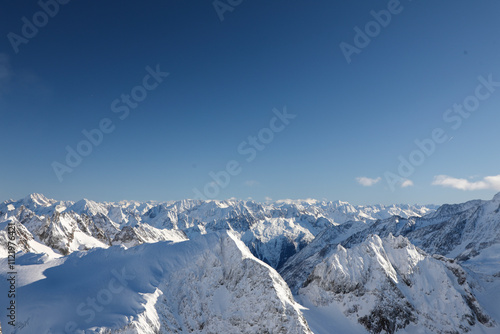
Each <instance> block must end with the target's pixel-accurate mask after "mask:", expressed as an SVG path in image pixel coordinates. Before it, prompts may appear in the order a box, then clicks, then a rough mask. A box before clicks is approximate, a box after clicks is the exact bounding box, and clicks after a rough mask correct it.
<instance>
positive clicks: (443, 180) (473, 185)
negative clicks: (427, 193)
mask: <svg viewBox="0 0 500 334" xmlns="http://www.w3.org/2000/svg"><path fill="white" fill-rule="evenodd" d="M432 185H434V186H442V187H449V188H454V189H460V190H484V189H492V190H500V174H499V175H494V176H486V177H484V178H483V179H482V180H480V181H469V180H467V179H458V178H455V177H451V176H448V175H437V176H435V177H434V181H432Z"/></svg>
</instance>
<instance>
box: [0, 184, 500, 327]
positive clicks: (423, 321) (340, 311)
mask: <svg viewBox="0 0 500 334" xmlns="http://www.w3.org/2000/svg"><path fill="white" fill-rule="evenodd" d="M9 223H10V224H11V226H12V224H15V225H16V232H17V248H18V251H20V252H19V253H18V254H17V259H18V262H17V263H18V268H17V270H18V282H17V283H18V301H19V303H18V305H19V308H18V311H19V313H18V315H19V316H18V324H19V326H18V327H17V328H16V330H17V331H13V333H64V332H67V333H75V332H76V333H84V332H81V331H80V332H78V331H75V328H81V329H85V330H86V332H85V333H162V334H163V333H190V332H192V333H315V334H327V333H328V334H330V333H333V334H335V333H488V334H489V333H497V332H498V328H499V325H498V324H500V304H499V303H498V300H500V194H498V195H496V196H495V197H494V198H493V199H492V200H490V201H482V200H475V201H469V202H467V203H463V204H454V205H443V206H441V207H436V206H432V205H429V206H410V205H393V206H381V205H374V206H353V205H350V204H349V203H346V202H340V201H337V202H326V201H317V200H284V201H277V202H266V203H258V202H254V201H239V200H226V201H201V200H182V201H175V202H163V203H157V202H134V201H122V202H117V203H108V202H102V203H99V202H94V201H90V200H86V199H84V200H81V201H78V202H72V201H57V200H53V199H47V198H46V197H44V196H43V195H39V194H32V195H29V196H27V197H26V198H23V199H21V200H17V201H14V200H9V201H6V202H4V203H2V204H0V258H2V260H0V272H1V273H2V275H6V272H7V270H6V268H7V264H6V261H7V259H6V257H7V241H8V232H7V227H8V224H9ZM275 270H277V271H278V272H279V274H278V272H276V271H275ZM2 281H3V282H1V283H0V288H5V289H7V287H6V286H5V284H7V283H6V282H7V281H6V280H2ZM110 282H111V283H110ZM118 290H119V292H117V293H114V292H113V291H118ZM0 296H1V295H0ZM0 298H5V296H2V297H0ZM2 300H3V299H0V301H2ZM5 302H6V301H5ZM96 303H97V304H96ZM0 322H2V325H3V328H4V331H5V318H0ZM61 326H69V327H68V328H69V329H68V330H66V328H64V329H63V327H61ZM9 329H12V328H9ZM7 333H9V332H7Z"/></svg>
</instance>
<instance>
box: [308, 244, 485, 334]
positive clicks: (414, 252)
mask: <svg viewBox="0 0 500 334" xmlns="http://www.w3.org/2000/svg"><path fill="white" fill-rule="evenodd" d="M298 293H299V295H303V296H305V297H306V298H308V299H309V300H310V301H311V302H313V303H314V304H315V305H323V306H324V305H329V304H336V305H337V306H338V307H339V308H341V309H343V310H344V314H345V315H346V316H347V317H352V318H355V319H357V321H358V322H359V323H361V324H362V325H363V326H365V328H366V329H367V330H368V331H369V332H370V333H384V332H385V333H395V332H397V331H398V330H401V329H403V328H405V327H407V326H408V325H410V324H414V325H418V326H424V327H426V328H427V329H429V330H430V331H431V332H433V333H453V332H458V333H461V332H467V331H469V330H471V327H473V326H474V325H476V323H481V324H483V325H485V326H487V327H491V326H493V325H494V323H493V322H492V321H491V319H490V317H489V316H488V315H487V314H486V313H485V312H484V311H483V310H482V308H481V307H480V306H479V304H478V303H477V301H476V299H475V297H474V295H473V293H472V289H471V287H470V286H469V284H468V282H467V276H466V274H465V271H464V270H463V269H462V268H461V267H460V266H459V265H458V264H456V263H455V262H454V261H453V260H449V259H446V258H444V257H442V256H438V257H432V256H429V255H428V254H427V253H425V252H423V251H422V250H420V249H418V248H416V247H415V246H414V245H412V244H411V243H410V241H409V240H408V239H406V238H404V237H401V236H400V237H393V236H392V235H389V236H388V237H386V238H384V239H381V238H380V237H378V236H376V235H372V236H369V237H368V238H367V239H366V240H365V241H363V242H362V243H360V244H358V245H356V246H354V247H352V248H351V249H346V248H344V247H342V246H340V245H339V246H337V248H336V249H334V250H332V251H331V252H330V253H329V254H326V255H325V257H324V259H323V261H321V262H320V263H318V264H317V265H316V266H315V267H314V269H313V271H312V272H311V274H310V275H309V277H308V278H307V279H306V281H304V282H303V283H302V287H301V288H300V289H299V291H298ZM436 314H441V315H446V316H445V317H436V316H435V315H436Z"/></svg>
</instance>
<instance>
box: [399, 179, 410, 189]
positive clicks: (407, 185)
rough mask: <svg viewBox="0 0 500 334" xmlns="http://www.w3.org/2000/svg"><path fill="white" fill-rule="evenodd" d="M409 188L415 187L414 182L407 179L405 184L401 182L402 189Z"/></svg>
mask: <svg viewBox="0 0 500 334" xmlns="http://www.w3.org/2000/svg"><path fill="white" fill-rule="evenodd" d="M407 187H413V181H412V180H409V179H406V180H404V181H403V182H401V188H407Z"/></svg>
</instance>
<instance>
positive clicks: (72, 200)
mask: <svg viewBox="0 0 500 334" xmlns="http://www.w3.org/2000/svg"><path fill="white" fill-rule="evenodd" d="M36 194H38V195H43V196H44V197H45V198H47V199H49V200H56V201H69V202H74V203H76V202H79V201H81V200H89V201H92V202H96V203H120V202H138V203H167V202H180V201H183V200H190V201H194V200H201V201H205V202H210V201H216V202H224V201H238V202H247V201H251V202H255V203H286V202H292V203H297V202H302V203H304V202H311V201H316V202H327V203H328V202H329V203H335V202H341V203H348V204H350V205H353V206H376V205H383V206H391V205H419V206H429V205H432V206H441V205H444V204H461V203H466V202H469V201H474V200H482V201H489V200H491V199H492V198H493V197H494V196H496V195H497V194H500V192H498V193H496V194H494V195H493V196H491V197H490V198H470V199H468V200H465V201H463V202H443V203H376V202H372V203H364V204H357V203H353V202H350V201H346V200H342V199H335V200H330V199H324V198H323V199H318V198H298V199H291V198H284V199H276V200H274V199H265V200H256V199H253V198H246V199H240V198H234V197H232V198H226V199H206V200H203V199H195V198H182V199H171V200H154V199H150V200H135V199H120V200H111V201H110V200H95V199H93V198H90V197H82V198H79V199H61V198H55V197H52V196H47V195H46V194H43V193H39V192H33V193H29V194H27V195H26V196H23V197H20V198H8V199H4V200H2V201H1V202H0V203H5V202H7V201H9V200H12V201H14V202H17V201H20V200H22V199H25V198H27V197H29V196H30V195H36Z"/></svg>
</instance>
